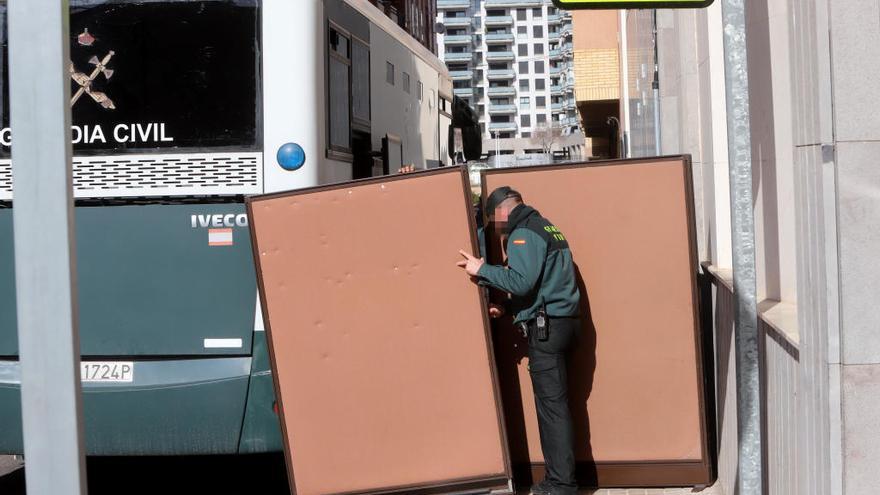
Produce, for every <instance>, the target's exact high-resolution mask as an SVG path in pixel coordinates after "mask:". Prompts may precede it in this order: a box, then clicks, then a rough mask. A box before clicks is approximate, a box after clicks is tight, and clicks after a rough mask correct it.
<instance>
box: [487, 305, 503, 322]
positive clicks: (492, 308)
mask: <svg viewBox="0 0 880 495" xmlns="http://www.w3.org/2000/svg"><path fill="white" fill-rule="evenodd" d="M502 316H504V307H503V306H499V305H497V304H492V303H489V318H501V317H502Z"/></svg>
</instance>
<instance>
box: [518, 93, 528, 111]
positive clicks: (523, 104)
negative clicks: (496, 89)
mask: <svg viewBox="0 0 880 495" xmlns="http://www.w3.org/2000/svg"><path fill="white" fill-rule="evenodd" d="M529 106H530V104H529V97H528V96H520V98H519V107H520V108H521V109H523V110H527V109H528V108H529Z"/></svg>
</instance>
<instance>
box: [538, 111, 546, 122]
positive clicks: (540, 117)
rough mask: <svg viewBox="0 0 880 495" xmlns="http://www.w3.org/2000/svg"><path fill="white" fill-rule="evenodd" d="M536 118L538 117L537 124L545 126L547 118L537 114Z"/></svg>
mask: <svg viewBox="0 0 880 495" xmlns="http://www.w3.org/2000/svg"><path fill="white" fill-rule="evenodd" d="M537 117H538V123H539V124H546V123H547V116H546V115H544V114H543V113H539V114H538V116H537Z"/></svg>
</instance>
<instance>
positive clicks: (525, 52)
mask: <svg viewBox="0 0 880 495" xmlns="http://www.w3.org/2000/svg"><path fill="white" fill-rule="evenodd" d="M517 49H518V50H519V56H520V57H528V56H529V45H519V46H518V47H517Z"/></svg>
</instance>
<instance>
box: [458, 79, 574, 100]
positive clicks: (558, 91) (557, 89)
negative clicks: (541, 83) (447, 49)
mask: <svg viewBox="0 0 880 495" xmlns="http://www.w3.org/2000/svg"><path fill="white" fill-rule="evenodd" d="M453 79H454V78H453ZM550 94H551V95H553V96H560V95H562V86H550Z"/></svg>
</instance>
